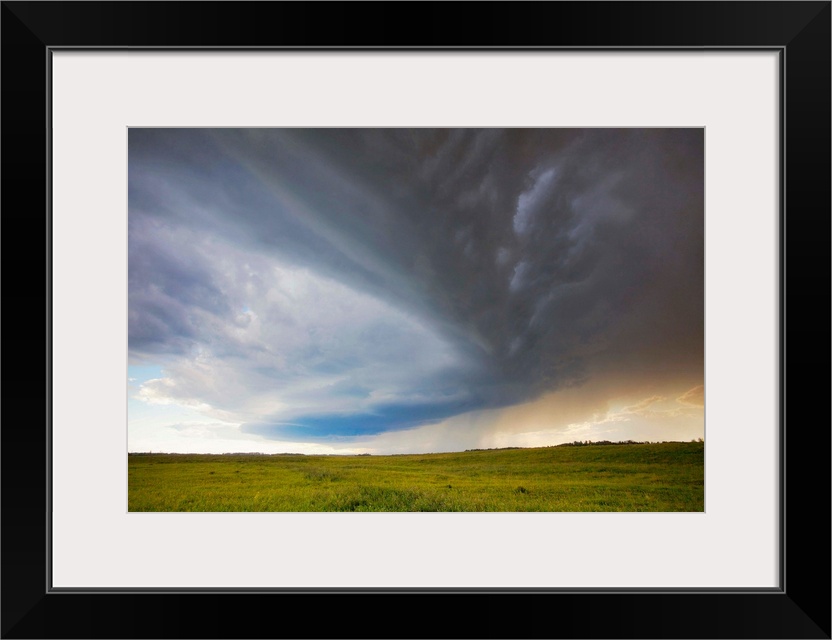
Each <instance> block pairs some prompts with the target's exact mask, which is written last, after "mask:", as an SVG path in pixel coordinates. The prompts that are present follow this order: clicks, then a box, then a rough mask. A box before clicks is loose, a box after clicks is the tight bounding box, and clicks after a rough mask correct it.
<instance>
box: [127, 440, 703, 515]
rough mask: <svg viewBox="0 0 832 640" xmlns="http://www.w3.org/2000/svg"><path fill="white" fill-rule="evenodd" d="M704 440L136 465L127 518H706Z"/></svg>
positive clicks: (188, 459)
mask: <svg viewBox="0 0 832 640" xmlns="http://www.w3.org/2000/svg"><path fill="white" fill-rule="evenodd" d="M704 472H705V466H704V443H701V442H689V443H688V442H668V443H662V444H626V445H588V446H581V447H546V448H538V449H500V450H487V451H467V452H464V453H436V454H424V455H396V456H303V455H276V456H259V455H190V454H188V455H175V454H171V455H167V454H131V455H129V456H128V480H129V482H128V509H129V510H130V511H556V512H559V511H703V510H704V504H705V479H704Z"/></svg>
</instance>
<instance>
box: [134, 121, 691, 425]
mask: <svg viewBox="0 0 832 640" xmlns="http://www.w3.org/2000/svg"><path fill="white" fill-rule="evenodd" d="M703 141H704V137H703V132H702V130H689V129H626V130H612V129H416V130H409V129H253V130H237V129H224V130H222V129H210V130H209V129H131V130H130V133H129V151H130V158H129V171H130V174H129V346H130V358H131V362H132V363H135V364H154V365H161V366H162V370H163V373H164V375H163V377H161V378H156V379H153V380H149V381H145V382H144V383H143V384H142V385H141V389H140V391H139V393H138V397H139V398H141V399H143V400H145V401H147V402H155V403H163V402H171V403H178V404H181V405H185V406H191V407H198V408H199V410H200V411H201V412H202V413H204V414H205V415H207V416H210V417H211V418H212V419H215V420H218V421H223V422H228V423H234V424H240V425H242V426H241V427H240V430H241V432H242V433H246V434H249V435H258V436H261V437H265V438H269V439H276V440H281V439H288V440H302V439H307V440H314V439H322V438H329V439H337V438H342V437H347V436H349V437H352V436H364V435H368V434H379V433H382V432H385V431H388V430H400V429H412V428H414V427H418V426H420V425H425V424H429V423H437V422H440V421H442V420H445V419H448V418H452V417H453V416H459V415H461V414H464V413H466V412H471V411H482V410H488V409H495V408H500V407H508V406H512V405H517V404H520V403H524V402H529V401H532V400H535V399H536V398H540V397H541V396H542V395H544V394H547V393H551V392H553V391H556V390H559V389H564V388H569V387H571V386H575V385H580V384H582V383H584V382H585V381H587V380H588V379H590V378H591V377H592V376H595V375H600V374H601V373H604V374H605V375H613V374H614V375H619V376H622V377H626V376H627V375H630V376H636V377H640V378H643V379H645V380H646V379H650V378H652V377H664V378H667V377H671V378H672V377H678V378H679V379H685V380H689V379H694V380H696V379H699V380H701V379H702V372H703V355H704V302H703V300H704V269H703V255H704V254H703V250H704V246H703V242H704V236H703V233H704V200H703V198H704V183H703V180H704V173H703V158H704V155H703V154H704V149H703V146H704V145H703ZM685 396H687V394H685ZM685 396H681V397H680V398H679V402H681V403H687V402H693V401H694V400H695V398H694V397H693V396H691V397H689V398H687V399H686V400H682V398H684V397H685Z"/></svg>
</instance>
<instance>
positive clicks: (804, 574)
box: [0, 1, 832, 638]
mask: <svg viewBox="0 0 832 640" xmlns="http://www.w3.org/2000/svg"><path fill="white" fill-rule="evenodd" d="M0 20H1V21H2V32H1V33H0V43H1V44H2V96H3V103H2V131H3V135H2V158H1V159H2V169H3V173H2V194H1V195H0V197H1V198H2V200H1V201H0V203H1V204H2V303H3V307H4V308H5V310H6V313H5V314H4V315H3V318H2V345H3V357H2V370H1V372H2V383H3V384H2V399H3V402H2V419H3V420H2V432H0V438H1V440H0V443H1V444H2V448H0V455H2V467H0V473H2V485H0V491H2V500H1V501H0V509H2V539H1V540H0V553H2V558H0V577H1V584H2V602H1V603H0V625H1V627H0V632H1V633H2V637H3V638H104V637H107V638H128V637H136V638H162V637H166V638H172V637H177V638H179V637H181V638H190V637H194V638H196V637H200V638H253V637H299V638H300V637H336V638H337V637H366V638H375V637H505V638H533V637H534V638H547V637H572V638H636V637H641V638H829V637H830V632H832V624H831V623H830V596H831V595H832V593H831V590H830V582H832V581H831V580H830V577H831V576H830V509H829V506H830V429H829V426H830V411H829V402H828V398H829V388H830V387H829V383H830V377H829V373H828V372H829V365H830V360H829V353H830V350H829V346H830V345H829V335H830V330H829V328H830V326H832V324H831V323H830V77H832V74H831V73H830V2H828V1H825V2H755V1H751V2H545V3H520V2H515V3H453V2H447V3H446V2H442V3H418V4H416V3H406V2H405V3H366V4H365V3H353V2H344V3H331V4H330V3H292V2H288V3H283V2H274V3H273V2H229V3H226V2H205V3H201V2H147V3H145V2H3V3H2V13H1V14H0ZM379 24H382V25H384V28H383V29H381V30H380V29H379V28H378V25H379ZM69 47H71V48H87V49H93V48H96V49H105V50H106V49H111V48H117V49H124V48H130V47H142V48H184V49H194V50H201V49H211V48H217V47H225V48H231V49H235V48H247V47H255V48H256V47H272V48H281V49H291V48H336V49H338V48H344V49H354V48H363V49H374V48H381V49H384V48H411V49H414V50H420V49H423V48H428V47H432V48H441V49H446V48H463V49H467V50H474V51H476V50H488V49H492V48H497V47H499V48H507V49H518V50H519V49H525V48H529V47H541V48H553V49H569V48H576V49H578V48H580V49H585V48H589V49H595V48H603V49H612V50H626V51H631V50H637V49H643V50H657V49H659V50H661V49H671V48H673V49H675V48H686V49H698V50H706V51H707V50H727V49H731V50H736V49H740V50H742V49H768V50H774V51H778V52H779V56H780V72H781V79H782V80H783V81H784V82H782V83H781V96H780V100H781V105H780V106H781V132H780V141H781V186H783V187H784V189H781V227H780V232H781V233H780V237H781V245H780V283H781V307H780V327H781V329H780V331H781V340H780V362H781V376H780V412H781V415H780V423H781V447H780V450H781V460H780V464H781V474H780V490H781V504H782V505H783V507H782V512H781V522H780V532H781V541H782V553H781V558H780V568H781V571H780V575H781V582H780V587H779V588H777V589H772V590H756V591H749V590H731V589H721V590H713V589H706V590H701V589H693V588H691V589H674V590H650V591H647V590H626V589H622V590H593V589H584V590H559V591H545V590H537V591H535V590H517V591H509V590H502V591H501V590H494V589H491V590H483V591H481V592H477V591H473V592H472V591H460V592H454V591H435V590H429V589H428V590H417V589H411V590H399V591H395V592H392V591H384V590H381V591H373V590H349V589H345V590H342V591H333V590H329V591H316V590H311V591H308V592H301V591H283V592H277V593H271V592H263V591H260V592H258V591H245V592H234V591H231V590H227V591H223V590H217V589H213V590H205V591H204V592H195V591H193V590H192V591H187V592H185V591H183V592H156V591H154V590H152V589H148V590H146V591H144V592H142V591H139V590H133V591H119V592H108V591H106V590H104V589H100V590H91V591H77V592H55V591H54V590H53V589H51V587H50V583H49V573H48V569H49V562H48V559H49V526H50V515H49V508H50V507H49V505H50V502H49V500H50V491H49V488H50V484H49V483H50V464H51V460H50V456H49V451H50V450H49V426H50V419H51V415H50V413H49V402H48V399H49V398H50V392H51V387H50V385H51V379H50V377H49V376H50V370H49V362H50V348H49V339H48V336H50V335H51V334H50V331H51V327H50V309H49V301H50V299H51V290H50V286H49V282H50V280H49V273H48V265H49V256H50V251H51V248H50V242H49V240H50V237H49V229H50V200H49V195H50V192H49V184H50V166H51V165H50V148H49V136H48V132H49V125H50V122H51V121H50V117H51V112H50V109H49V103H48V96H49V82H50V57H51V52H52V51H54V50H57V49H61V48H69ZM818 371H821V372H825V373H823V375H819V374H818V373H817V372H818ZM787 382H788V386H787ZM787 392H788V393H787ZM79 419H81V418H80V417H79ZM787 425H788V427H789V429H788V430H787V428H786V427H787ZM787 435H789V436H790V437H787ZM741 468H742V464H741V461H738V472H741ZM680 552H682V553H683V551H680ZM310 607H311V610H312V611H317V612H318V613H317V614H316V615H314V616H313V617H311V618H310V617H309V614H308V613H304V612H306V611H309V610H310V609H309V608H310ZM391 621H392V625H391Z"/></svg>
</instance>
